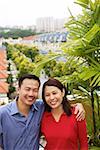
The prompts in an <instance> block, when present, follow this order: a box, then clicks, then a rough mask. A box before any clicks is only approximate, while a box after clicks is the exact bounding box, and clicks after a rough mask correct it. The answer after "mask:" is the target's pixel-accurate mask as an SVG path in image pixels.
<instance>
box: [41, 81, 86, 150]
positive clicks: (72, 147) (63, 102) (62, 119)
mask: <svg viewBox="0 0 100 150" xmlns="http://www.w3.org/2000/svg"><path fill="white" fill-rule="evenodd" d="M66 94H67V92H66V88H65V87H64V86H63V84H62V83H61V82H59V81H58V80H56V79H49V80H48V81H46V82H45V83H44V85H43V90H42V98H43V101H44V103H45V112H44V115H43V119H42V123H41V132H42V134H43V135H44V136H45V139H46V146H45V150H78V149H80V150H88V144H87V133H86V122H85V120H83V121H77V120H76V117H75V114H74V113H73V112H74V108H71V106H70V104H69V102H68V101H67V99H66Z"/></svg>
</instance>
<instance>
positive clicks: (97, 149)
mask: <svg viewBox="0 0 100 150" xmlns="http://www.w3.org/2000/svg"><path fill="white" fill-rule="evenodd" d="M89 150H100V147H96V146H93V147H90V148H89Z"/></svg>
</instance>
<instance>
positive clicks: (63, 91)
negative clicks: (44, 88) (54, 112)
mask: <svg viewBox="0 0 100 150" xmlns="http://www.w3.org/2000/svg"><path fill="white" fill-rule="evenodd" d="M62 92H63V97H64V96H65V89H64V88H63V91H62Z"/></svg>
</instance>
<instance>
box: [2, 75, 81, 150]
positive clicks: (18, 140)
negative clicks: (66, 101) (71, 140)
mask: <svg viewBox="0 0 100 150" xmlns="http://www.w3.org/2000/svg"><path fill="white" fill-rule="evenodd" d="M39 87H40V80H39V78H38V77H37V76H35V75H31V74H26V75H23V76H22V77H20V78H19V82H18V98H17V99H16V100H15V101H13V102H11V103H9V104H7V105H4V106H1V107H0V148H2V149H4V150H38V149H39V129H40V121H41V118H42V114H43V112H44V104H43V101H42V100H36V99H37V98H38V91H39ZM77 112H78V114H77V119H80V118H82V117H83V118H84V109H83V106H82V105H81V104H77V106H76V108H75V113H77Z"/></svg>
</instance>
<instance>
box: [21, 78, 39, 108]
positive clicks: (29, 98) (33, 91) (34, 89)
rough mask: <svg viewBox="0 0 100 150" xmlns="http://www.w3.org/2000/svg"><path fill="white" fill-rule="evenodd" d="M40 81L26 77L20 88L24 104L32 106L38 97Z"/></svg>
mask: <svg viewBox="0 0 100 150" xmlns="http://www.w3.org/2000/svg"><path fill="white" fill-rule="evenodd" d="M38 91H39V83H38V81H37V80H33V79H24V80H23V82H22V85H21V87H20V88H19V100H20V101H21V102H22V103H23V104H24V105H28V106H31V105H32V104H33V103H34V102H35V101H36V99H37V97H38Z"/></svg>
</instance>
